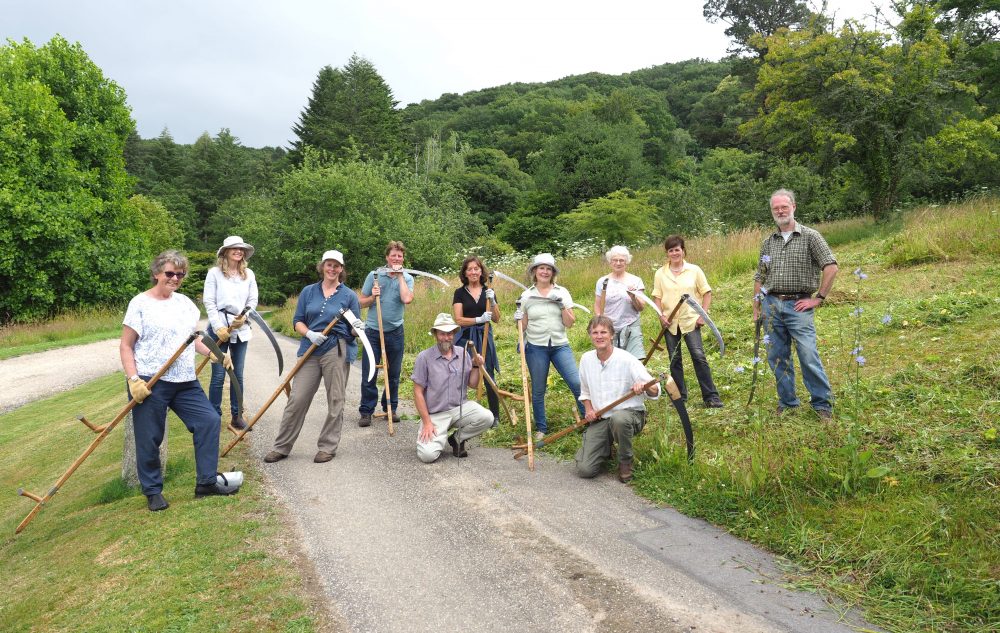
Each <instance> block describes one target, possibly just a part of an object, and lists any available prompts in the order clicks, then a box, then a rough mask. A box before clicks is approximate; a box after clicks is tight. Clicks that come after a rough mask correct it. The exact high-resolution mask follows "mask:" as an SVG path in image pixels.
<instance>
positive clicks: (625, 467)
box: [618, 461, 632, 484]
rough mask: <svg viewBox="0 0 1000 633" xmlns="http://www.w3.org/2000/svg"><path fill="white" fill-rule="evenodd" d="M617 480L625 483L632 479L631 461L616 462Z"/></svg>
mask: <svg viewBox="0 0 1000 633" xmlns="http://www.w3.org/2000/svg"><path fill="white" fill-rule="evenodd" d="M618 481H620V482H622V483H623V484H627V483H628V482H630V481H632V462H631V461H627V462H619V463H618Z"/></svg>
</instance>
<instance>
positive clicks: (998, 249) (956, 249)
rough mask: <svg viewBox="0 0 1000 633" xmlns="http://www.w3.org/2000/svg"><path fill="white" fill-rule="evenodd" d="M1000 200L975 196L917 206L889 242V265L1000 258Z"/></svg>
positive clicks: (887, 262) (887, 261)
mask: <svg viewBox="0 0 1000 633" xmlns="http://www.w3.org/2000/svg"><path fill="white" fill-rule="evenodd" d="M998 236H1000V203H998V202H997V200H996V199H995V198H976V199H972V200H969V201H967V202H964V203H962V204H956V205H948V206H945V207H940V206H938V205H930V206H926V207H922V208H920V209H917V210H916V211H914V212H913V213H911V214H910V215H909V216H908V217H907V219H906V226H905V228H904V229H903V231H902V232H901V233H900V234H899V235H898V236H897V237H896V238H895V239H894V240H892V242H891V244H890V250H889V256H888V258H887V260H886V264H887V265H889V266H897V267H899V266H910V265H913V264H918V263H923V262H931V261H954V260H969V259H971V258H974V257H979V256H985V257H992V258H997V257H1000V239H998Z"/></svg>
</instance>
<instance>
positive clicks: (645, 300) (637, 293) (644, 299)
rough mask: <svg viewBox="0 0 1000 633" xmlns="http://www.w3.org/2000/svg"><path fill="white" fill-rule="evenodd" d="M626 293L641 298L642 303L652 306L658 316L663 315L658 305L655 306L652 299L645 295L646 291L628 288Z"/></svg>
mask: <svg viewBox="0 0 1000 633" xmlns="http://www.w3.org/2000/svg"><path fill="white" fill-rule="evenodd" d="M628 293H629V294H630V295H635V296H636V297H639V299H641V300H642V302H643V303H646V304H649V305H650V306H651V307H652V308H653V310H655V311H656V314H658V315H659V316H663V311H662V310H660V309H659V308H658V307H656V303H655V302H654V301H653V300H652V299H650V298H649V297H647V296H646V293H645V292H643V291H642V290H629V291H628Z"/></svg>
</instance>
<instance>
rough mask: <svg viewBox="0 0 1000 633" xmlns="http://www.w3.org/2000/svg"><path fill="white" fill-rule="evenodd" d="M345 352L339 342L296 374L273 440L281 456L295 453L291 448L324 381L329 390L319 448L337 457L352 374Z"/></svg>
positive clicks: (314, 357) (311, 359)
mask: <svg viewBox="0 0 1000 633" xmlns="http://www.w3.org/2000/svg"><path fill="white" fill-rule="evenodd" d="M345 350H346V346H345V344H344V340H343V339H340V340H339V341H337V347H336V348H334V349H331V350H330V351H329V352H327V353H325V354H323V355H322V356H310V357H309V359H308V360H306V362H305V364H304V365H302V368H301V369H299V373H297V374H295V378H294V379H292V395H291V397H290V398H289V399H288V404H286V405H285V412H284V413H283V414H282V415H281V426H280V427H279V428H278V436H277V437H276V438H274V450H275V451H277V452H279V453H281V454H282V455H288V454H289V453H291V452H292V446H293V445H294V444H295V440H296V439H297V438H298V437H299V432H300V431H302V423H303V422H304V421H305V419H306V413H308V412H309V406H310V405H311V404H312V401H313V396H315V395H316V391H317V390H318V389H319V381H320V378H322V379H323V386H324V387H325V388H326V420H325V421H324V422H323V428H322V429H321V430H320V433H319V440H318V441H317V442H316V447H317V448H318V449H319V450H321V451H323V452H324V453H330V454H336V453H337V446H338V445H340V432H341V429H342V428H343V426H344V393H345V391H346V389H347V376H348V374H349V373H350V371H351V365H350V363H349V362H348V358H347V355H346V354H345V353H344V352H345Z"/></svg>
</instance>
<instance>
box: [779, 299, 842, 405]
mask: <svg viewBox="0 0 1000 633" xmlns="http://www.w3.org/2000/svg"><path fill="white" fill-rule="evenodd" d="M763 308H764V318H765V321H764V325H765V329H766V331H767V333H768V334H770V336H771V343H770V345H769V346H768V348H767V362H768V364H769V365H770V366H771V371H773V372H774V377H775V381H776V382H777V384H778V402H779V403H780V404H781V406H783V407H785V408H788V407H797V406H799V405H800V404H801V402H800V401H799V398H798V396H796V395H795V365H794V364H793V363H792V349H791V344H792V341H793V340H794V341H795V349H796V351H797V352H798V355H799V367H800V368H801V369H802V382H803V383H804V384H805V386H806V389H807V390H808V391H809V395H810V396H811V399H810V401H809V404H810V405H811V406H812V408H813V409H816V410H817V411H830V410H831V409H832V408H833V390H832V389H831V388H830V380H829V379H828V378H827V377H826V371H824V369H823V362H822V361H821V360H820V358H819V350H818V349H817V348H816V324H815V323H814V322H813V311H812V310H805V311H803V312H796V311H795V301H783V300H781V299H776V298H775V297H770V296H765V297H764V300H763Z"/></svg>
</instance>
